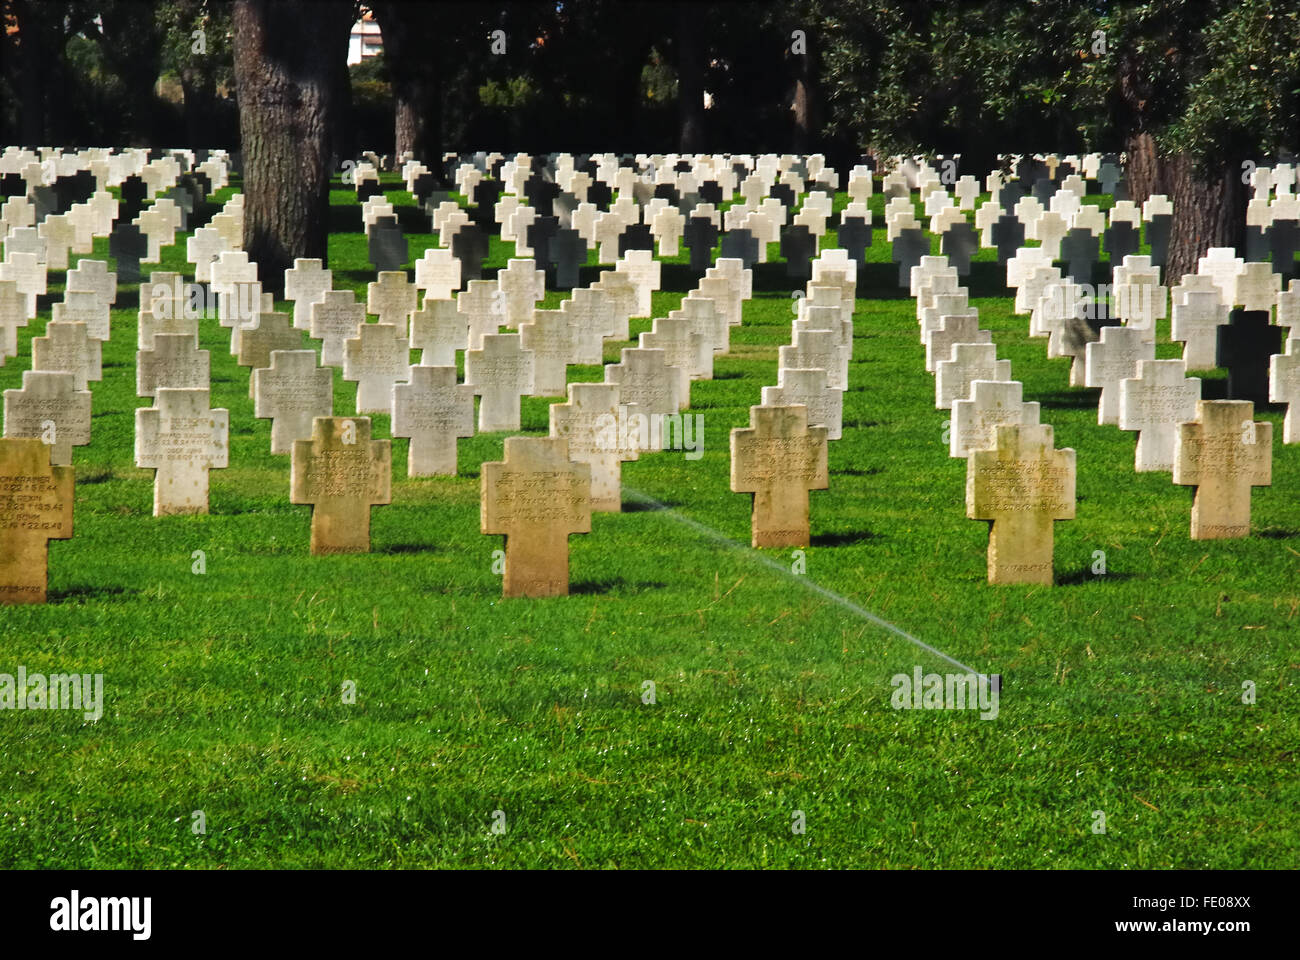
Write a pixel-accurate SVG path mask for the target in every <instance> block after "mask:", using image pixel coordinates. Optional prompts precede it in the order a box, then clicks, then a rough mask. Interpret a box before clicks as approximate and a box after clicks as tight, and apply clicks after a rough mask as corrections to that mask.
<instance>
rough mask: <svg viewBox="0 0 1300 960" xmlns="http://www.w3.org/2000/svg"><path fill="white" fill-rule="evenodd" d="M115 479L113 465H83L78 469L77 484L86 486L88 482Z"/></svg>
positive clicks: (102, 481)
mask: <svg viewBox="0 0 1300 960" xmlns="http://www.w3.org/2000/svg"><path fill="white" fill-rule="evenodd" d="M113 479H115V477H114V474H113V468H112V467H105V466H94V467H82V469H81V470H78V471H77V486H79V487H84V486H85V485H86V484H88V483H107V482H108V481H109V480H113Z"/></svg>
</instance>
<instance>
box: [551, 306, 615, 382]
mask: <svg viewBox="0 0 1300 960" xmlns="http://www.w3.org/2000/svg"><path fill="white" fill-rule="evenodd" d="M560 310H561V312H563V313H564V314H565V315H566V316H567V317H568V318H569V320H570V322H572V323H573V325H574V328H575V330H574V337H575V339H574V349H573V355H572V357H571V358H570V360H569V362H570V363H578V364H585V365H597V364H600V363H603V362H604V341H605V338H606V337H610V336H613V334H614V327H615V325H616V322H617V320H616V317H615V312H614V298H613V296H612V295H611V294H610V293H609V292H608V291H605V290H599V289H596V288H594V287H586V288H583V289H578V290H575V291H573V296H571V297H570V298H569V299H568V300H565V301H564V302H562V303H561V304H560Z"/></svg>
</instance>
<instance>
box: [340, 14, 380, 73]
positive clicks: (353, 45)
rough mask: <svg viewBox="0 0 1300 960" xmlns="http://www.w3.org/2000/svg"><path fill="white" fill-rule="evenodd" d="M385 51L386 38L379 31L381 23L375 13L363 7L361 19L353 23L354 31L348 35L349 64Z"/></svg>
mask: <svg viewBox="0 0 1300 960" xmlns="http://www.w3.org/2000/svg"><path fill="white" fill-rule="evenodd" d="M383 52H384V38H383V37H382V36H381V35H380V33H379V24H378V22H376V20H375V17H374V14H372V13H371V12H370V11H369V10H367V9H366V8H365V7H362V8H361V19H360V20H358V21H357V22H356V23H354V24H352V33H351V34H350V35H349V36H348V66H349V67H350V66H352V65H353V64H356V63H360V62H361V61H362V60H369V59H370V58H371V57H377V56H379V55H380V54H381V53H383Z"/></svg>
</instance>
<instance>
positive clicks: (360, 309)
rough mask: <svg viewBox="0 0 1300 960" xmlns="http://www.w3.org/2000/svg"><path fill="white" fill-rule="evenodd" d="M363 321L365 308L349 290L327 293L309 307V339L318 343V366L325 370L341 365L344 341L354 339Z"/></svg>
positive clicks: (364, 320)
mask: <svg viewBox="0 0 1300 960" xmlns="http://www.w3.org/2000/svg"><path fill="white" fill-rule="evenodd" d="M365 322H366V308H365V305H364V304H361V303H358V302H357V295H356V294H355V293H353V292H352V291H351V290H329V291H327V292H326V293H325V295H324V296H323V297H322V298H321V299H320V301H319V302H317V303H313V304H312V305H311V328H310V330H309V331H308V332H309V333H310V334H311V337H312V339H313V340H319V341H320V342H321V345H320V353H321V363H322V364H324V365H325V366H327V367H341V366H343V349H344V344H345V343H347V341H349V340H351V339H352V338H354V337H356V336H357V331H358V330H360V329H361V327H362V325H363V324H364V323H365Z"/></svg>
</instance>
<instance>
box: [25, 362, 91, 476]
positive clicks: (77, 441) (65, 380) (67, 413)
mask: <svg viewBox="0 0 1300 960" xmlns="http://www.w3.org/2000/svg"><path fill="white" fill-rule="evenodd" d="M4 435H5V436H6V437H12V438H18V437H32V438H35V439H37V440H40V441H42V442H43V443H46V444H47V445H48V446H49V448H50V463H52V464H54V465H55V466H67V465H68V464H70V463H72V448H73V447H74V446H77V447H80V446H84V445H85V444H87V443H90V391H89V390H78V389H76V385H75V384H74V383H73V376H72V374H70V373H67V372H65V371H62V370H24V371H23V386H22V389H21V390H13V389H10V390H6V391H5V392H4Z"/></svg>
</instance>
